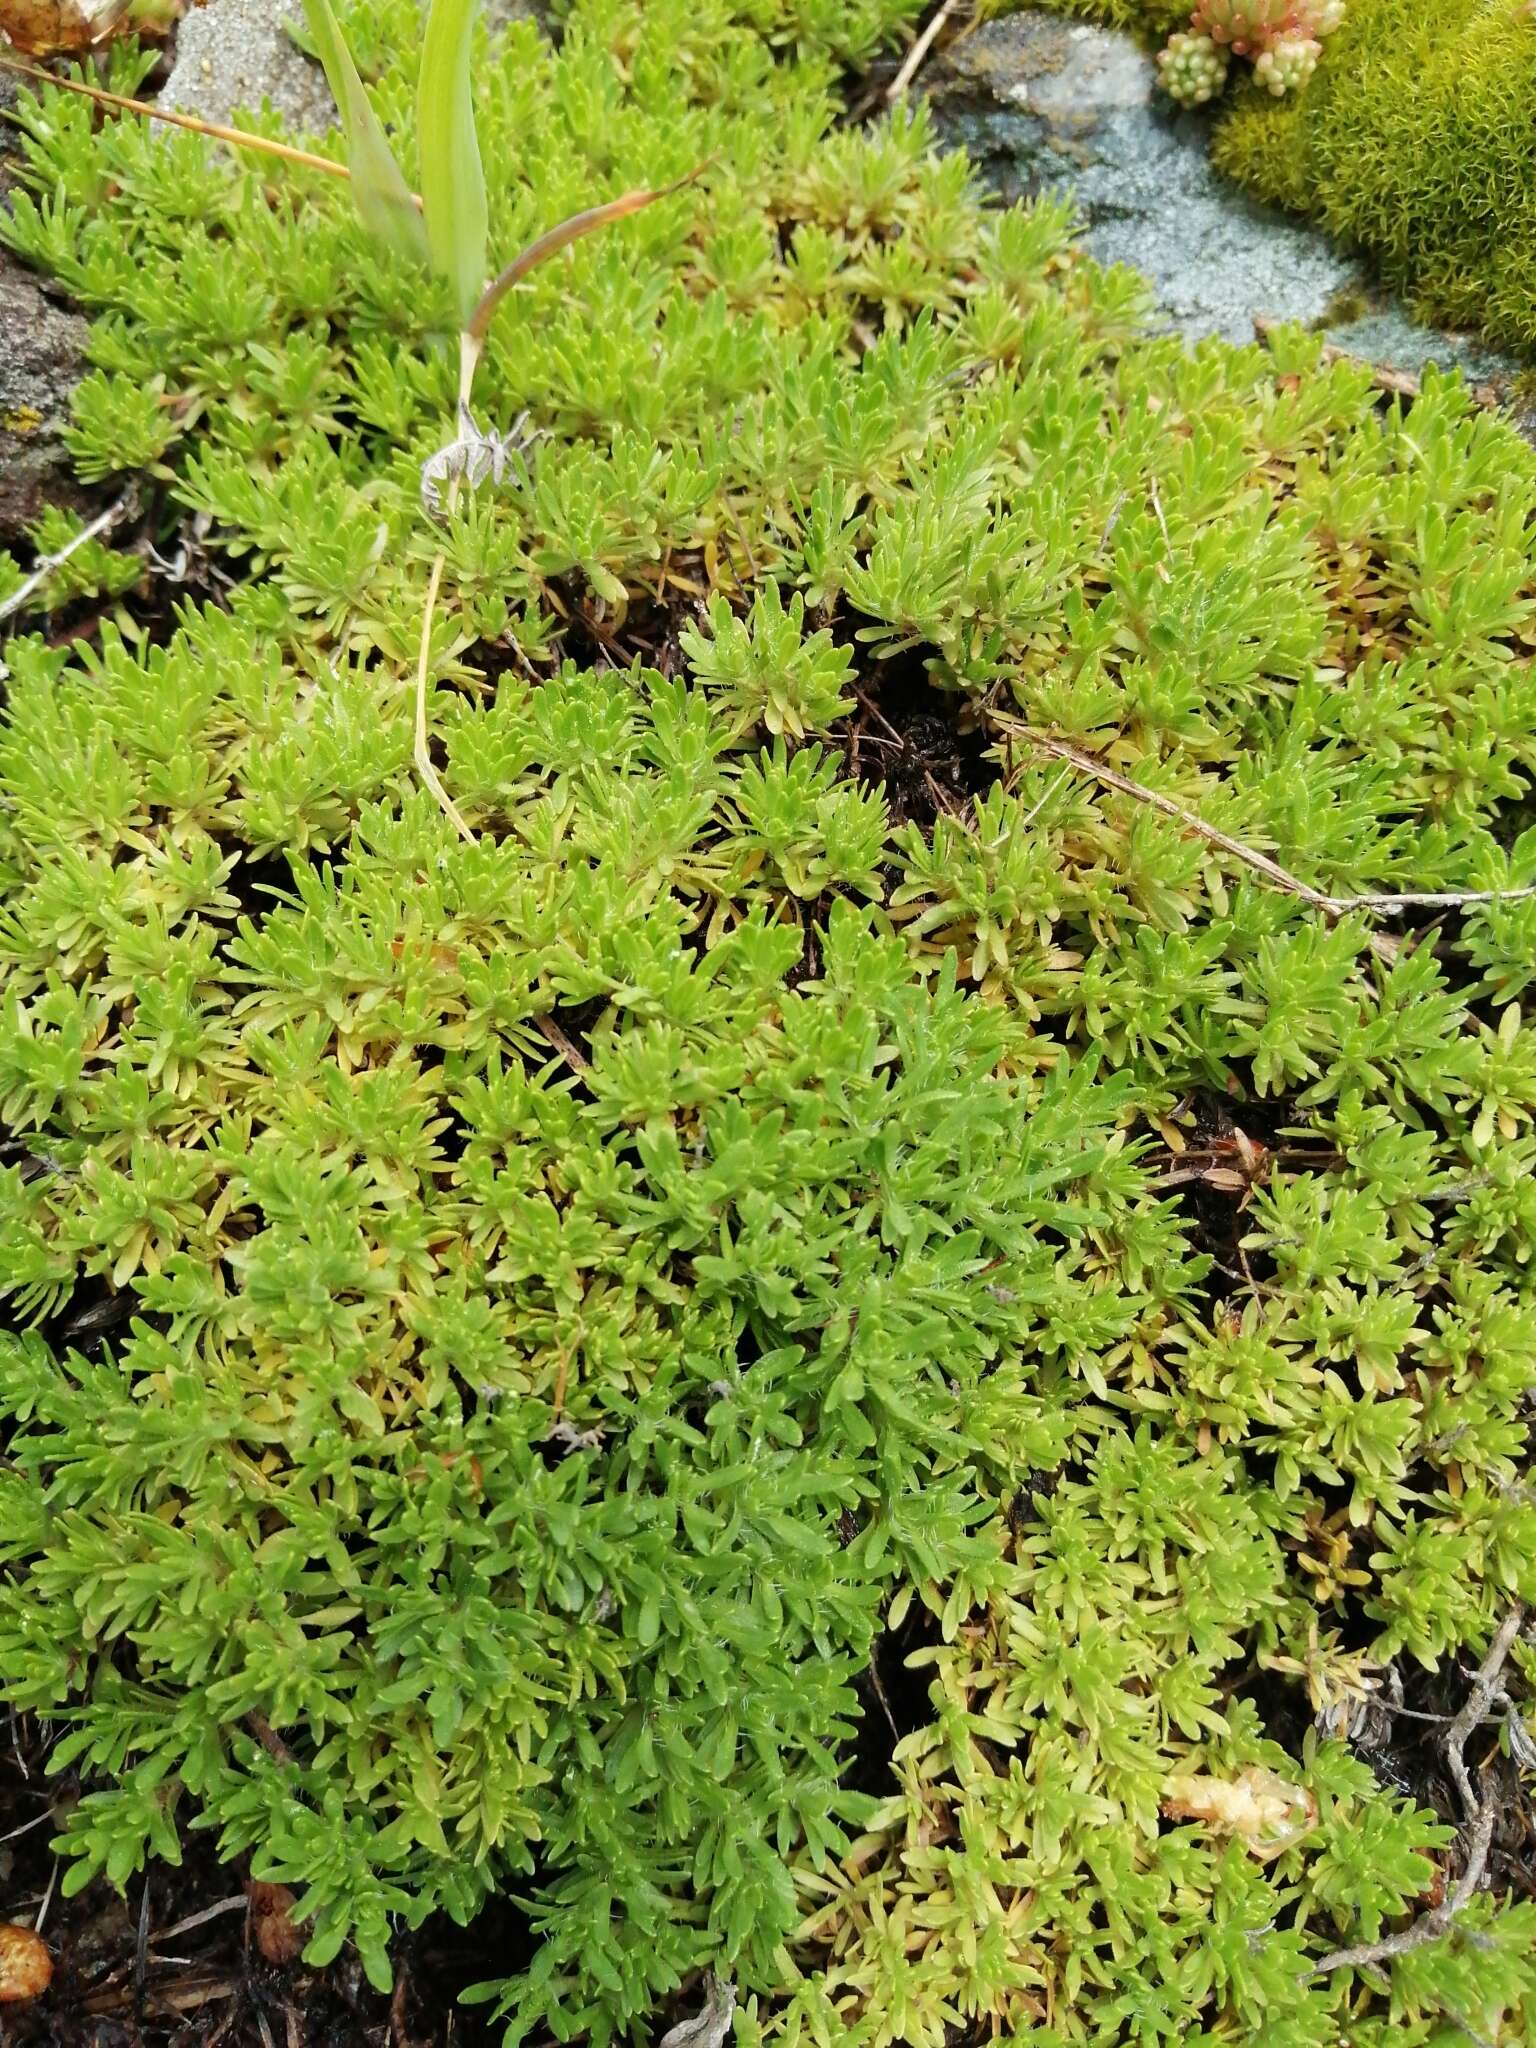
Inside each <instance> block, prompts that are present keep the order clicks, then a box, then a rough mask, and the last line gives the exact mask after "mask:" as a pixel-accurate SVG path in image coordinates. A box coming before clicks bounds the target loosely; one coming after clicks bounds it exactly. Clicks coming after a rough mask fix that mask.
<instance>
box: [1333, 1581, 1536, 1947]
mask: <svg viewBox="0 0 1536 2048" xmlns="http://www.w3.org/2000/svg"><path fill="white" fill-rule="evenodd" d="M1524 1626H1525V1609H1524V1607H1522V1606H1520V1605H1519V1604H1518V1603H1517V1604H1516V1605H1515V1606H1514V1607H1512V1608H1511V1609H1510V1611H1509V1613H1508V1614H1507V1615H1505V1617H1504V1621H1503V1625H1502V1626H1501V1628H1500V1629H1499V1632H1498V1634H1497V1635H1496V1636H1495V1637H1494V1639H1493V1641H1492V1643H1491V1644H1490V1645H1489V1648H1488V1654H1487V1656H1486V1657H1485V1658H1484V1659H1483V1661H1482V1663H1481V1665H1480V1666H1479V1667H1478V1673H1477V1676H1476V1678H1475V1679H1474V1680H1473V1681H1472V1690H1471V1691H1470V1692H1469V1693H1468V1694H1467V1697H1466V1700H1465V1702H1464V1704H1463V1706H1462V1709H1461V1712H1460V1713H1459V1714H1458V1715H1457V1716H1456V1718H1455V1720H1454V1721H1453V1722H1452V1723H1451V1725H1450V1726H1449V1728H1447V1729H1446V1731H1445V1739H1444V1749H1445V1760H1446V1762H1447V1763H1448V1764H1449V1766H1450V1771H1451V1776H1452V1777H1453V1778H1454V1779H1455V1781H1456V1790H1457V1793H1458V1794H1459V1795H1460V1798H1461V1803H1462V1805H1463V1807H1464V1808H1465V1810H1466V1814H1467V1817H1468V1819H1469V1820H1470V1822H1471V1828H1470V1830H1469V1832H1468V1835H1467V1860H1466V1863H1465V1865H1464V1866H1463V1868H1462V1873H1461V1876H1460V1877H1459V1878H1458V1879H1457V1881H1456V1886H1455V1889H1454V1890H1453V1891H1451V1892H1449V1893H1448V1894H1447V1895H1446V1897H1445V1899H1444V1900H1443V1902H1442V1903H1441V1904H1440V1905H1438V1906H1435V1907H1433V1908H1432V1909H1431V1911H1429V1912H1428V1913H1424V1914H1422V1915H1421V1916H1420V1917H1419V1918H1418V1919H1417V1920H1415V1921H1414V1922H1413V1923H1412V1925H1411V1926H1408V1927H1405V1928H1403V1930H1402V1931H1401V1933H1398V1934H1389V1935H1386V1936H1385V1937H1384V1938H1383V1939H1382V1940H1380V1941H1367V1942H1361V1943H1360V1944H1359V1945H1358V1946H1357V1947H1355V1948H1338V1949H1335V1950H1334V1951H1333V1952H1332V1954H1331V1955H1326V1956H1324V1957H1323V1959H1322V1961H1321V1962H1319V1963H1317V1964H1315V1965H1314V1967H1313V1969H1312V1970H1311V1972H1310V1973H1309V1974H1310V1975H1312V1976H1316V1977H1321V1976H1324V1975H1325V1974H1326V1973H1327V1972H1328V1971H1330V1970H1370V1969H1375V1968H1376V1967H1377V1966H1378V1965H1379V1964H1381V1963H1385V1962H1390V1961H1391V1960H1392V1958H1393V1957H1394V1956H1405V1955H1408V1954H1409V1953H1410V1952H1411V1951H1412V1950H1414V1949H1416V1948H1422V1947H1423V1946H1424V1944H1425V1943H1426V1942H1428V1941H1437V1940H1438V1939H1439V1937H1440V1936H1441V1935H1442V1934H1444V1933H1445V1931H1446V1929H1447V1928H1448V1927H1449V1926H1450V1924H1451V1922H1452V1921H1453V1920H1454V1919H1455V1918H1456V1916H1457V1914H1458V1913H1460V1912H1461V1910H1462V1909H1463V1907H1464V1906H1465V1905H1466V1904H1467V1902H1468V1901H1469V1900H1470V1899H1471V1898H1472V1896H1473V1894H1474V1893H1475V1892H1476V1890H1477V1888H1478V1886H1479V1885H1480V1884H1481V1883H1482V1881H1483V1872H1484V1870H1485V1869H1486V1868H1487V1867H1488V1851H1489V1848H1490V1847H1491V1845H1492V1842H1493V1827H1494V1822H1495V1820H1496V1819H1497V1817H1498V1816H1497V1813H1496V1810H1495V1807H1494V1803H1493V1801H1492V1800H1491V1799H1488V1800H1479V1798H1478V1796H1477V1787H1476V1786H1475V1785H1474V1784H1473V1782H1472V1773H1471V1772H1470V1771H1469V1770H1468V1769H1467V1757H1466V1748H1467V1740H1468V1738H1469V1737H1470V1735H1471V1734H1472V1732H1473V1730H1474V1729H1475V1728H1477V1727H1478V1726H1480V1725H1481V1723H1482V1721H1483V1718H1484V1716H1485V1715H1486V1714H1487V1711H1488V1707H1489V1704H1490V1702H1491V1701H1492V1700H1493V1699H1494V1698H1495V1696H1496V1695H1497V1694H1498V1693H1499V1692H1500V1691H1501V1689H1502V1688H1501V1686H1500V1679H1501V1677H1502V1675H1503V1671H1504V1666H1505V1663H1506V1662H1507V1661H1508V1658H1509V1653H1510V1651H1511V1650H1512V1649H1513V1647H1514V1643H1515V1638H1516V1637H1517V1636H1518V1635H1519V1633H1520V1631H1521V1629H1522V1628H1523V1627H1524Z"/></svg>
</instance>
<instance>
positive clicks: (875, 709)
mask: <svg viewBox="0 0 1536 2048" xmlns="http://www.w3.org/2000/svg"><path fill="white" fill-rule="evenodd" d="M853 694H854V695H855V697H857V698H858V700H859V702H860V703H861V704H862V705H863V706H864V709H865V710H866V711H867V712H868V713H869V715H870V717H871V718H874V719H878V721H879V722H880V724H881V725H883V726H884V727H885V730H886V732H887V733H888V734H889V735H890V737H891V739H892V740H894V741H895V743H896V745H897V746H898V747H900V748H901V750H902V752H903V753H916V751H917V749H916V748H915V747H914V746H913V745H912V744H911V742H910V741H909V740H906V739H903V737H902V735H901V734H900V733H899V732H898V731H897V730H896V728H895V726H894V725H892V723H891V721H890V720H889V719H888V718H887V717H886V715H885V713H884V712H883V711H882V710H881V709H880V706H879V705H878V704H877V703H876V702H875V700H874V699H873V698H872V697H870V696H868V695H867V694H866V693H865V692H864V691H863V690H861V689H860V688H859V686H858V684H857V683H855V684H854V686H853ZM923 782H924V784H925V785H926V787H927V790H928V794H929V795H930V796H931V797H932V798H933V802H934V808H935V809H936V810H940V811H947V812H948V813H949V815H950V817H952V818H958V817H961V816H963V815H964V814H963V812H962V811H961V810H960V808H959V806H958V805H957V804H956V803H955V800H954V798H953V797H951V796H950V795H949V793H948V791H947V790H944V789H941V788H940V787H939V784H938V783H937V781H935V779H934V775H933V771H932V769H931V768H929V767H927V766H926V765H925V766H924V768H923Z"/></svg>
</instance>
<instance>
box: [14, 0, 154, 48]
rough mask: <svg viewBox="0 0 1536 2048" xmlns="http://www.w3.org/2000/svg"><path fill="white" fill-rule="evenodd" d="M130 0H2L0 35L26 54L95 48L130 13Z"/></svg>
mask: <svg viewBox="0 0 1536 2048" xmlns="http://www.w3.org/2000/svg"><path fill="white" fill-rule="evenodd" d="M128 7H129V0H0V35H3V36H4V37H5V39H6V41H7V42H8V43H10V44H11V45H12V46H13V47H14V48H16V49H18V50H20V51H21V53H22V55H23V56H24V57H55V56H61V55H65V54H72V53H74V52H76V51H80V50H91V49H94V48H95V46H96V45H97V44H98V43H101V42H105V41H106V39H107V37H108V36H110V35H111V34H112V32H113V30H114V29H115V28H116V27H117V26H118V24H119V23H120V22H121V20H122V18H123V16H124V15H125V14H126V13H127V12H128Z"/></svg>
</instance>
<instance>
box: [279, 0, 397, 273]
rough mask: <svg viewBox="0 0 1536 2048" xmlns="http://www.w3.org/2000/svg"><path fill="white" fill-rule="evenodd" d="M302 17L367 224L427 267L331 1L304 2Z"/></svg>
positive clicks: (385, 143)
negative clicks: (320, 67)
mask: <svg viewBox="0 0 1536 2048" xmlns="http://www.w3.org/2000/svg"><path fill="white" fill-rule="evenodd" d="M304 13H305V17H306V19H307V20H308V22H309V28H310V34H311V35H312V36H313V37H314V39H315V49H316V51H317V53H318V55H319V58H320V62H321V63H322V64H323V65H324V67H325V76H326V79H327V81H328V83H329V85H330V88H331V92H332V94H333V95H334V97H335V100H336V105H337V108H338V109H339V111H340V114H341V125H342V130H343V132H344V134H345V135H346V138H347V163H348V165H349V166H350V168H351V172H352V192H353V196H354V197H355V198H356V200H357V210H358V212H359V213H360V214H361V215H362V218H363V225H364V226H365V227H366V228H367V229H368V231H369V232H370V233H371V234H375V235H377V236H378V237H379V239H380V241H382V242H387V243H388V244H389V245H390V247H391V248H393V249H396V250H398V251H399V252H400V253H401V254H402V255H404V256H408V257H411V258H413V259H415V260H416V261H418V262H422V263H425V262H427V261H428V250H427V232H426V228H425V227H424V225H423V223H422V218H421V213H420V210H419V208H418V207H417V205H416V199H415V195H414V194H413V193H412V191H411V188H410V186H409V185H408V184H407V183H406V181H405V174H404V172H403V171H402V170H401V169H400V166H399V164H398V163H397V162H396V161H395V153H394V151H393V150H392V149H391V148H390V146H389V140H388V138H387V136H386V135H385V133H384V128H383V124H382V123H381V121H380V120H379V117H378V115H377V114H376V113H375V112H374V110H373V103H372V101H371V100H370V99H369V97H368V94H367V91H366V90H365V88H364V86H363V81H362V79H361V78H359V76H358V73H357V66H356V65H355V64H354V63H353V61H352V52H351V51H350V50H349V49H348V48H347V44H346V38H345V37H344V36H343V35H342V32H341V24H340V23H339V22H338V21H337V19H336V16H335V13H334V11H333V10H332V7H331V4H330V0H304Z"/></svg>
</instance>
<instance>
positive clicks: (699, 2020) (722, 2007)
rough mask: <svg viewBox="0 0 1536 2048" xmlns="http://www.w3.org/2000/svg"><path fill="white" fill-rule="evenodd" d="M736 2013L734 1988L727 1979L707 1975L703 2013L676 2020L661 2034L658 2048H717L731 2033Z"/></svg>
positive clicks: (719, 2047)
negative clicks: (675, 2023)
mask: <svg viewBox="0 0 1536 2048" xmlns="http://www.w3.org/2000/svg"><path fill="white" fill-rule="evenodd" d="M735 2012H736V1986H735V1985H734V1984H733V1983H732V1982H731V1980H730V1979H729V1977H725V1978H721V1977H716V1976H714V1975H713V1974H711V1976H710V1979H709V1984H708V1987H707V1989H706V1991H705V1995H704V2010H703V2011H702V2012H701V2013H697V2014H695V2016H694V2017H693V2018H692V2019H691V2020H679V2021H678V2023H677V2025H676V2026H675V2027H668V2029H667V2031H666V2032H665V2033H664V2034H663V2035H662V2037H661V2041H660V2044H659V2048H721V2043H722V2042H723V2041H724V2040H725V2038H726V2036H727V2035H728V2034H729V2033H730V2031H731V2020H732V2018H733V2017H734V2015H735Z"/></svg>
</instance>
